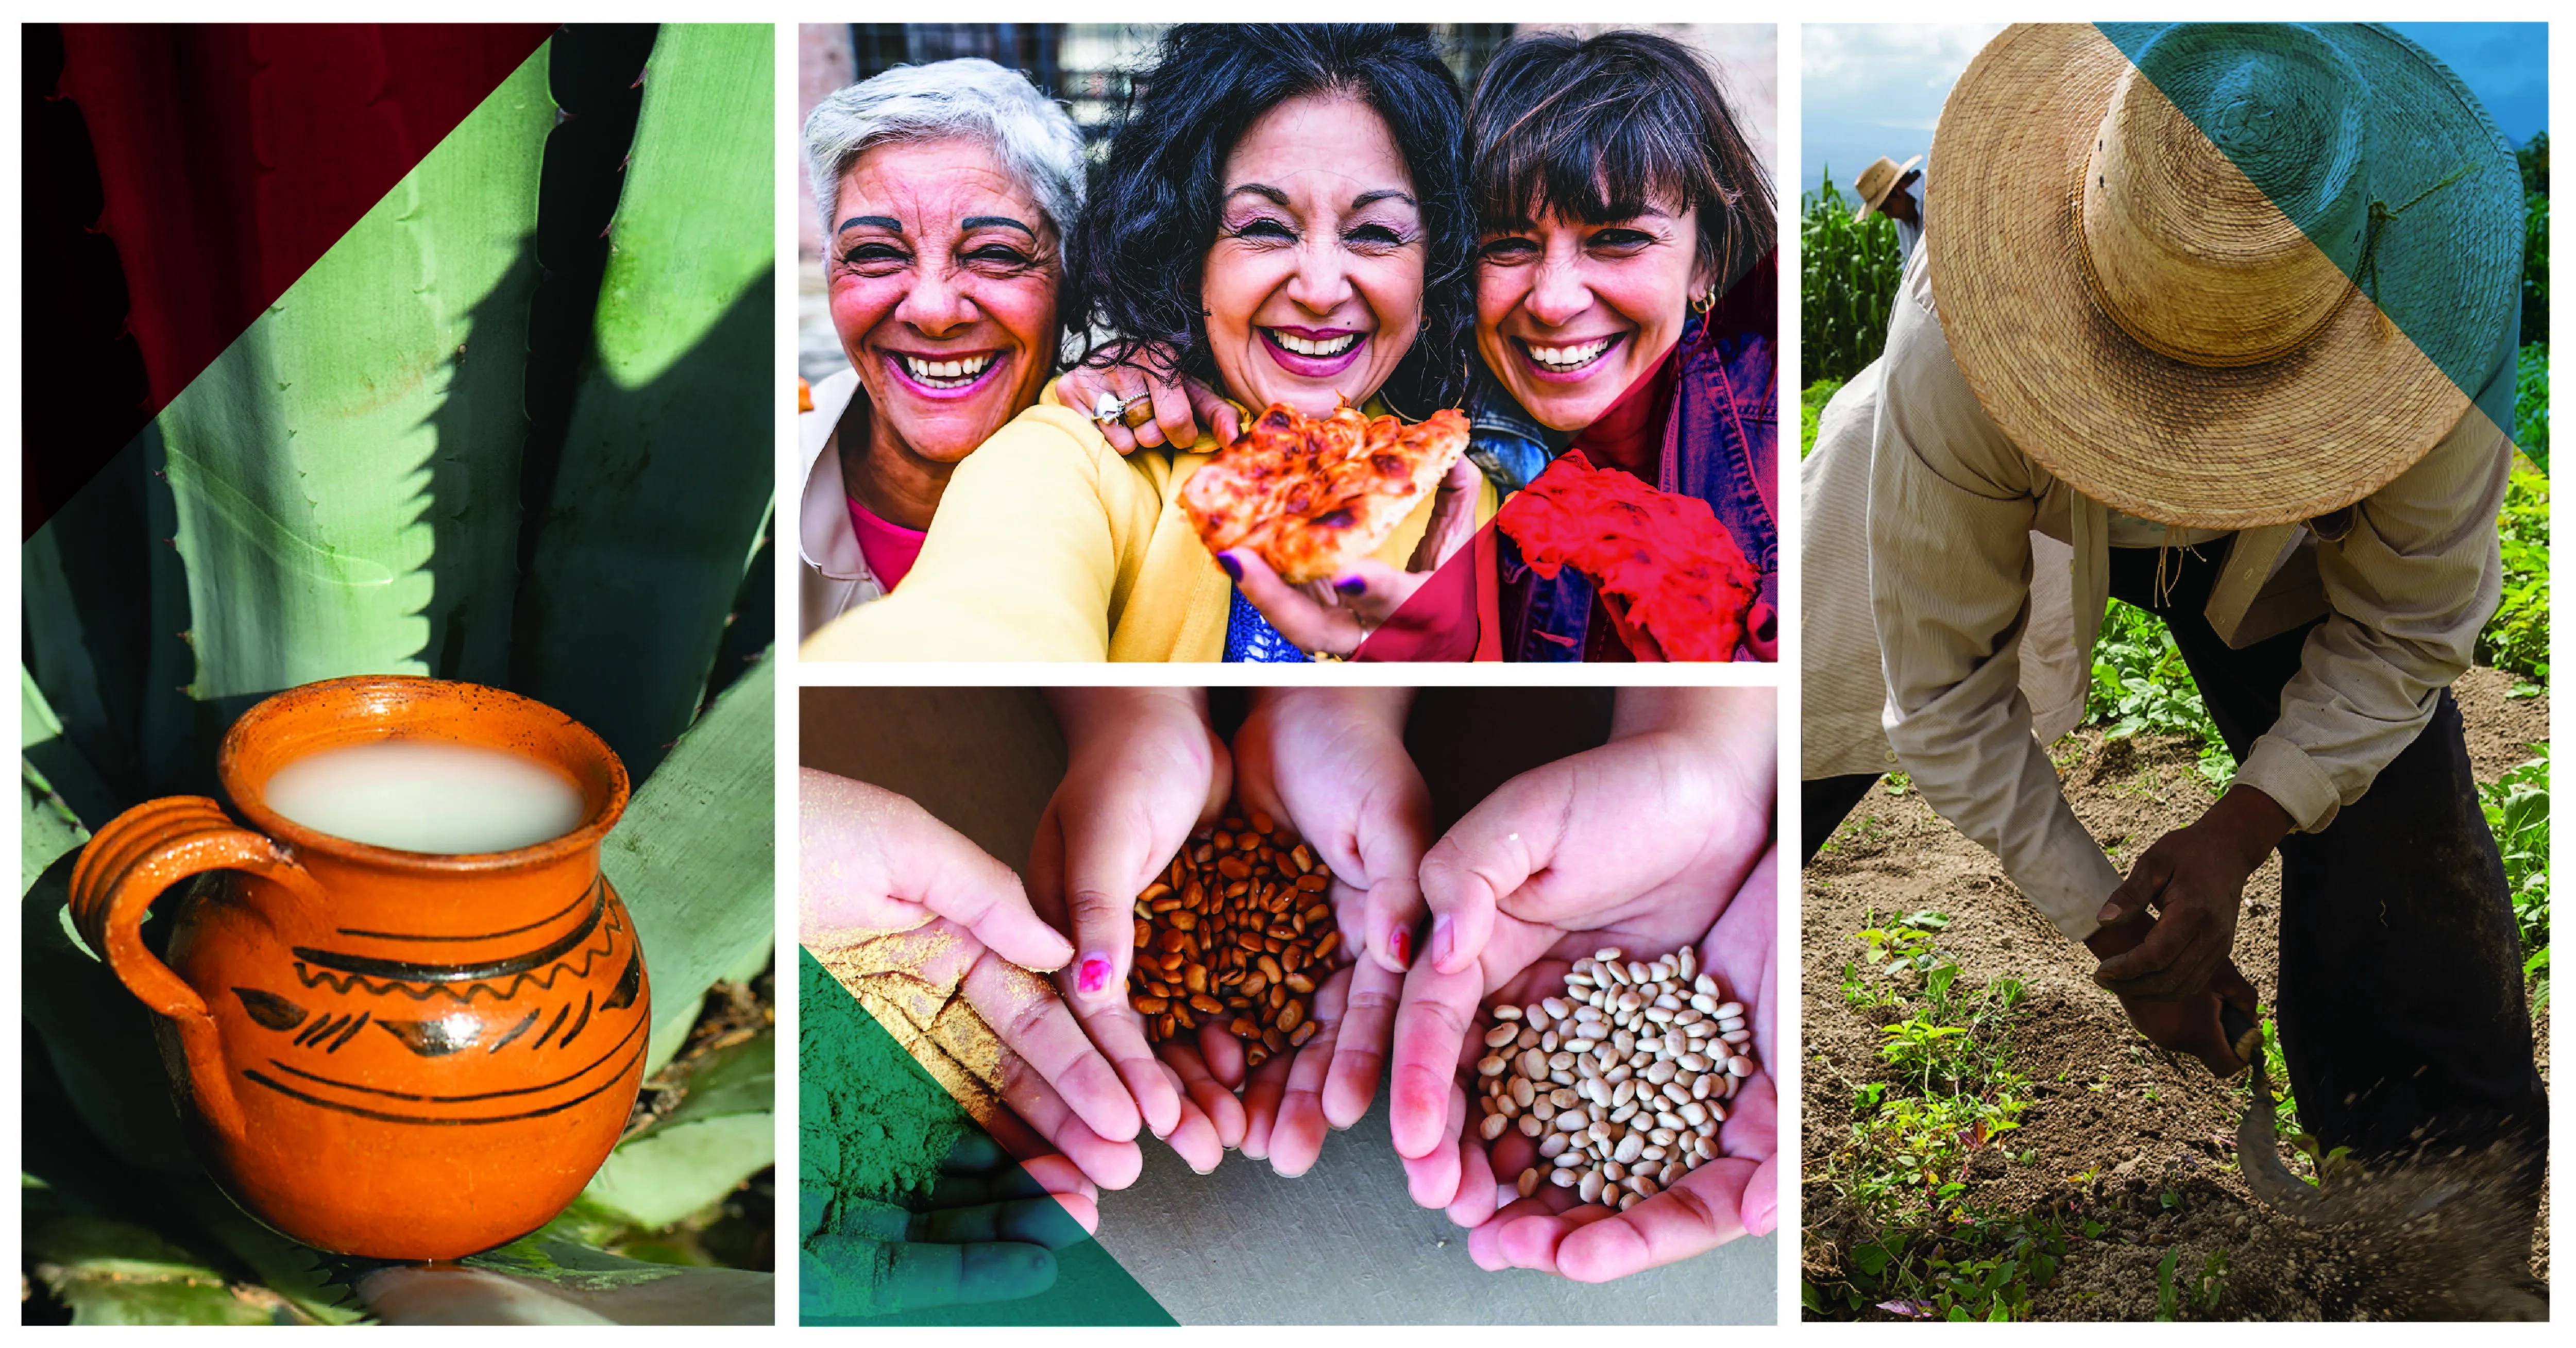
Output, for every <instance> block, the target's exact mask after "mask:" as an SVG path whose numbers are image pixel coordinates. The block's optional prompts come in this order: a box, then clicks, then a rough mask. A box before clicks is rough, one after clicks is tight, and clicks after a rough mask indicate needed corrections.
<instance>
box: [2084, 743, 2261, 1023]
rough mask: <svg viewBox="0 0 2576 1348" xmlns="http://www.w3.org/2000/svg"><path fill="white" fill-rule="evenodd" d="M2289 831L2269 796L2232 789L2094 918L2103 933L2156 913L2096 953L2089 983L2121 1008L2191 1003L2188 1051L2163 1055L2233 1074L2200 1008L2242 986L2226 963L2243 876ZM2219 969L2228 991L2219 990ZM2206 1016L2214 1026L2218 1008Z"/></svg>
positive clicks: (2149, 856) (2162, 846)
mask: <svg viewBox="0 0 2576 1348" xmlns="http://www.w3.org/2000/svg"><path fill="white" fill-rule="evenodd" d="M2289 831H2290V817H2289V815H2288V814H2287V813H2285V812H2284V811H2283V810H2282V809H2281V807H2280V806H2279V805H2277V804H2275V803H2274V802H2273V800H2272V798H2271V797H2269V796H2267V795H2264V794H2263V793H2262V792H2260V791H2258V790H2255V789H2254V788H2252V787H2249V786H2233V787H2230V788H2228V791H2227V794H2226V795H2224V796H2222V797H2220V798H2219V800H2218V803H2217V804H2215V805H2212V806H2211V807H2210V808H2209V810H2208V812H2207V813H2205V814H2203V815H2202V816H2201V817H2200V818H2199V819H2198V820H2197V821H2195V822H2193V823H2192V824H2191V825H2190V826H2189V827H2186V828H2181V829H2177V830H2175V831H2173V832H2171V833H2168V834H2166V835H2165V836H2163V837H2162V838H2159V839H2157V840H2156V843H2155V845H2154V846H2152V847H2150V848H2148V849H2147V850H2146V853H2145V854H2144V855H2142V856H2140V857H2139V858H2138V864H2137V865H2136V866H2134V867H2132V868H2131V869H2130V871H2129V878H2128V879H2127V880H2125V881H2123V882H2122V883H2121V885H2120V887H2119V888H2118V889H2115V890H2113V891H2112V892H2111V898H2110V901H2109V902H2108V903H2105V904H2104V905H2103V906H2102V912H2101V914H2100V915H2099V918H2098V920H2099V921H2100V922H2101V923H2102V925H2103V926H2104V928H2106V929H2116V928H2124V927H2126V926H2128V924H2130V923H2131V922H2132V920H2133V919H2138V918H2140V917H2142V916H2143V915H2144V914H2145V913H2146V912H2147V911H2148V910H2149V909H2153V910H2154V912H2155V913H2156V918H2155V921H2154V922H2153V924H2152V925H2150V926H2146V927H2145V928H2144V929H2143V934H2142V935H2139V936H2136V937H2135V938H2134V939H2133V938H2132V937H2130V936H2115V937H2113V938H2111V942H2110V944H2111V948H2110V949H2108V950H2104V949H2101V948H2099V947H2097V948H2096V951H2095V953H2097V954H2102V955H2104V956H2105V958H2104V959H2103V961H2102V964H2101V966H2100V967H2099V968H2097V969H2095V970H2094V971H2093V981H2094V982H2096V983H2099V984H2101V985H2102V986H2103V987H2104V988H2107V989H2109V990H2110V991H2111V992H2113V993H2116V994H2118V995H2119V997H2120V998H2121V1000H2122V1002H2123V1003H2124V1004H2125V1003H2129V1002H2133V1001H2134V1002H2173V1001H2183V1000H2186V999H2188V1000H2189V1001H2191V1002H2192V1003H2193V1004H2194V1005H2193V1011H2192V1014H2191V1015H2190V1016H2189V1018H2188V1020H2189V1028H2188V1029H2187V1030H2182V1031H2179V1032H2180V1033H2182V1034H2183V1035H2184V1036H2185V1038H2186V1039H2187V1040H2188V1041H2189V1043H2190V1045H2191V1046H2190V1047H2188V1048H2186V1047H2185V1045H2184V1044H2180V1043H2173V1044H2167V1047H2172V1048H2184V1049H2185V1051H2189V1052H2193V1053H2199V1054H2201V1055H2202V1059H2203V1061H2206V1062H2208V1063H2209V1064H2210V1066H2211V1069H2212V1070H2215V1071H2220V1072H2222V1074H2223V1073H2225V1072H2232V1071H2234V1070H2235V1067H2236V1065H2237V1064H2236V1060H2235V1056H2234V1055H2233V1054H2232V1053H2227V1052H2225V1051H2224V1050H2223V1048H2222V1050H2221V1052H2220V1054H2219V1055H2218V1056H2217V1057H2215V1058H2213V1057H2211V1056H2209V1055H2208V1054H2207V1053H2205V1052H2203V1047H2202V1046H2201V1040H2200V1036H2199V1033H2198V1031H2199V1029H2200V1028H2201V1025H2202V1022H2203V1020H2204V1018H2203V1017H2202V1016H2201V1015H2200V1014H2199V1012H2200V1010H2202V1009H2204V1008H2202V1007H2201V1006H2200V1005H2199V1003H2200V1002H2201V1001H2203V1000H2204V999H2207V998H2208V997H2209V996H2210V994H2211V993H2212V991H2213V990H2215V991H2217V992H2220V993H2222V994H2223V993H2228V992H2233V991H2235V990H2236V989H2237V988H2239V987H2242V986H2243V985H2244V979H2243V977H2242V976H2240V975H2237V974H2236V973H2235V971H2234V970H2233V968H2231V967H2229V965H2228V962H2227V956H2228V952H2229V950H2231V949H2232V948H2233V947H2234V944H2235V940H2236V911H2237V905H2238V904H2239V903H2240V902H2242V901H2243V898H2244V894H2245V880H2246V877H2248V876H2250V875H2252V874H2253V873H2254V872H2255V870H2256V869H2257V868H2258V867H2260V866H2261V865H2262V864H2263V859H2264V858H2265V857H2267V856H2270V855H2271V853H2272V849H2273V848H2274V847H2275V846H2277V845H2279V843H2280V841H2281V839H2282V838H2283V837H2284V836H2285V835H2287V834H2288V833H2289ZM2098 934H2099V933H2097V935H2098ZM2222 969H2225V970H2226V971H2227V977H2228V978H2229V979H2231V980H2233V985H2232V986H2223V985H2222V984H2221V983H2220V981H2219V979H2220V970H2222ZM2244 1005H2245V1006H2246V1007H2247V1008H2248V1009H2249V1010H2250V1009H2251V1007H2252V1005H2253V998H2252V993H2251V991H2250V989H2249V990H2247V991H2246V993H2245V996H2244ZM2206 1009H2207V1010H2208V1011H2209V1017H2208V1019H2209V1021H2210V1023H2211V1024H2214V1023H2215V1019H2214V1018H2215V1016H2216V1014H2217V1011H2216V1007H2215V1005H2214V1004H2213V1005H2210V1006H2208V1007H2207V1008H2206ZM2135 1018H2136V1017H2135V1015H2133V1016H2132V1019H2135ZM2150 1018H2151V1019H2170V1018H2169V1017H2168V1018H2157V1017H2153V1016H2151V1017H2150ZM2140 1028H2141V1029H2142V1030H2144V1029H2145V1026H2144V1025H2141V1026H2140ZM2149 1037H2151V1038H2153V1037H2154V1035H2153V1033H2150V1036H2149ZM2157 1042H2158V1043H2165V1042H2166V1041H2165V1040H2163V1039H2158V1040H2157ZM2222 1063H2223V1064H2225V1066H2222Z"/></svg>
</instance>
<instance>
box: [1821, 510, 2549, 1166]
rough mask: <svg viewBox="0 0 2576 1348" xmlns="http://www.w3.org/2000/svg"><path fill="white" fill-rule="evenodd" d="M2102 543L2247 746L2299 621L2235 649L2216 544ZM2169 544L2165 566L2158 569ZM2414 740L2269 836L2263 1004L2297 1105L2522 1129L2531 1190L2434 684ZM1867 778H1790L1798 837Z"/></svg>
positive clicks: (2305, 1112)
mask: <svg viewBox="0 0 2576 1348" xmlns="http://www.w3.org/2000/svg"><path fill="white" fill-rule="evenodd" d="M2203 551H2204V552H2206V553H2207V554H2208V555H2207V556H2205V557H2194V556H2192V555H2191V554H2189V553H2186V552H2180V551H2176V552H2169V553H2167V554H2166V562H2165V564H2166V568H2167V573H2168V575H2167V579H2168V582H2169V583H2168V584H2167V585H2166V586H2165V587H2164V593H2163V596H2162V598H2161V600H2160V599H2159V597H2158V594H2157V585H2156V550H2154V549H2148V548H2114V549H2112V550H2111V594H2112V596H2113V597H2114V598H2118V599H2122V600H2125V601H2127V602H2129V603H2131V604H2135V605H2137V606H2138V607H2140V608H2142V609H2145V610H2147V611H2148V612H2150V613H2153V614H2155V615H2156V616H2157V617H2158V618H2160V619H2162V620H2163V621H2164V623H2165V626H2166V628H2167V629H2168V630H2170V631H2171V632H2172V633H2173V637H2174V644H2175V646H2176V647H2178V648H2179V649H2180V650H2181V652H2182V656H2183V660H2184V662H2185V663H2186V664H2187V665H2189V666H2190V669H2191V676H2192V681H2193V683H2195V684H2197V685H2198V686H2199V689H2200V694H2201V697H2202V700H2203V701H2204V702H2205V703H2206V704H2207V706H2208V708H2209V715H2210V719H2211V720H2212V721H2214V722H2216V723H2217V725H2218V731H2219V734H2220V735H2222V736H2224V737H2225V738H2226V741H2227V747H2228V750H2229V751H2230V752H2232V753H2234V754H2235V755H2236V758H2237V761H2239V762H2242V761H2244V758H2245V755H2246V754H2247V753H2248V752H2250V751H2251V750H2252V748H2253V745H2254V741H2255V740H2256V739H2257V738H2259V737H2260V736H2261V735H2262V734H2263V732H2264V731H2266V730H2268V729H2270V728H2271V726H2272V723H2273V722H2274V721H2275V720H2277V719H2278V718H2279V717H2280V713H2281V690H2282V688H2283V686H2285V685H2286V684H2288V682H2289V681H2290V678H2291V676H2292V675H2294V674H2296V673H2297V672H2298V670H2299V655H2300V650H2301V647H2302V646H2303V645H2304V644H2305V643H2306V640H2307V634H2308V631H2309V630H2310V629H2308V628H2301V629H2298V630H2296V631H2291V632H2285V633H2282V634H2281V635H2279V636H2275V637H2272V638H2270V639H2269V640H2265V641H2260V642H2256V643H2255V644H2253V645H2251V646H2248V647H2246V648H2245V649H2243V650H2231V649H2229V648H2228V646H2227V643H2226V642H2224V641H2221V640H2220V639H2219V637H2218V634H2217V633H2216V632H2214V631H2212V630H2211V628H2210V626H2209V622H2208V620H2207V619H2206V618H2205V617H2203V616H2202V608H2203V606H2204V605H2205V604H2207V602H2208V599H2209V590H2210V587H2211V586H2212V585H2213V584H2214V583H2216V580H2217V575H2218V563H2219V561H2220V560H2221V559H2222V558H2223V557H2224V548H2223V546H2213V547H2209V548H2205V549H2203ZM2177 563H2179V564H2180V565H2179V575H2176V574H2174V573H2175V570H2176V564H2177ZM2439 699H2440V700H2439V703H2438V704H2437V705H2436V706H2435V708H2434V711H2433V719H2432V722H2431V723H2430V724H2428V725H2427V726H2425V728H2424V730H2423V732H2422V733H2421V734H2419V735H2417V736H2416V737H2415V742H2414V743H2413V744H2411V745H2409V746H2407V748H2406V750H2405V751H2404V752H2403V753H2400V754H2399V755H2398V756H2397V758H2396V759H2395V761H2393V762H2391V763H2390V764H2389V765H2388V766H2387V767H2386V768H2385V769H2383V770H2382V771H2381V772H2380V774H2379V776H2378V778H2377V779H2376V780H2375V781H2373V782H2372V783H2371V787H2370V790H2369V791H2368V792H2367V793H2365V794H2364V795H2363V796H2362V798H2361V799H2359V800H2357V801H2354V802H2353V803H2352V804H2350V805H2347V806H2345V807H2344V808H2343V809H2342V810H2341V811H2340V812H2339V813H2337V814H2336V815H2335V818H2334V822H2333V823H2331V824H2329V825H2328V826H2327V827H2326V828H2325V829H2324V831H2322V832H2319V833H2312V834H2311V833H2293V834H2291V835H2290V836H2289V837H2287V838H2285V839H2283V840H2282V842H2281V848H2280V851H2281V977H2280V991H2279V994H2278V997H2277V1000H2278V1002H2279V1004H2280V1005H2279V1007H2278V1009H2277V1010H2276V1012H2275V1016H2276V1024H2277V1027H2278V1029H2279V1031H2280V1035H2281V1051H2282V1054H2283V1056H2284V1057H2285V1058H2286V1059H2287V1060H2288V1063H2289V1069H2290V1085H2291V1088H2292V1090H2293V1091H2295V1092H2296V1094H2297V1097H2298V1105H2299V1119H2300V1121H2301V1123H2302V1124H2303V1125H2304V1126H2305V1127H2306V1128H2307V1129H2308V1130H2309V1131H2311V1132H2313V1133H2314V1134H2315V1135H2316V1136H2317V1137H2318V1138H2319V1139H2320V1140H2322V1141H2323V1142H2324V1143H2325V1144H2326V1145H2327V1146H2329V1147H2336V1146H2342V1147H2350V1148H2351V1149H2352V1150H2353V1153H2354V1155H2356V1156H2357V1157H2359V1158H2361V1159H2363V1160H2365V1161H2379V1160H2388V1159H2393V1158H2396V1157H2398V1156H2402V1155H2405V1154H2409V1153H2412V1152H2413V1151H2414V1150H2415V1149H2416V1148H2417V1147H2418V1146H2419V1145H2422V1144H2426V1143H2438V1144H2440V1145H2441V1146H2444V1147H2450V1146H2461V1145H2467V1146H2479V1145H2483V1144H2485V1143H2489V1142H2494V1141H2500V1140H2511V1141H2514V1142H2515V1143H2517V1144H2518V1145H2520V1146H2522V1147H2524V1148H2526V1153H2525V1154H2526V1157H2527V1159H2526V1160H2525V1161H2524V1164H2523V1170H2522V1175H2523V1178H2524V1180H2525V1185H2524V1192H2525V1193H2526V1194H2527V1195H2528V1204H2529V1206H2531V1207H2532V1208H2533V1209H2535V1210H2536V1209H2537V1206H2538V1203H2539V1195H2540V1182H2541V1174H2542V1167H2543V1165H2544V1163H2545V1160H2546V1153H2547V1139H2548V1136H2549V1098H2548V1095H2547V1093H2546V1091H2545V1090H2544V1089H2543V1088H2542V1086H2541V1082H2540V1073H2539V1071H2538V1070H2537V1069H2536V1067H2535V1066H2534V1064H2533V1059H2532V1042H2531V1013H2530V1008H2529V1007H2528V1006H2527V1005H2526V1004H2525V1003H2524V1000H2523V990H2522V981H2523V980H2522V955H2521V944H2520V939H2519V935H2518V931H2517V928H2516V926H2515V923H2514V916H2513V901H2512V897H2511V895H2510V893H2509V892H2508V891H2507V889H2506V888H2505V877H2504V862H2503V859H2502V858H2501V857H2500V856H2499V855H2498V854H2497V851H2496V844H2495V838H2494V836H2493V835H2492V834H2490V833H2489V832H2488V831H2487V825H2486V816H2485V815H2484V814H2483V813H2482V812H2481V811H2480V810H2479V808H2478V791H2477V782H2476V779H2475V778H2474V777H2473V776H2472V775H2471V774H2470V770H2469V751H2468V745H2467V742H2466V741H2465V739H2464V738H2463V737H2462V733H2461V726H2460V709H2459V705H2458V704H2457V703H2456V702H2454V701H2453V700H2452V697H2451V693H2450V690H2449V689H2444V690H2443V691H2442V692H2441V694H2440V695H2439ZM1875 780H1876V779H1875V778H1872V777H1861V776H1854V777H1836V778H1826V779H1822V780H1819V781H1811V782H1807V783H1805V784H1804V787H1803V789H1802V791H1801V793H1800V796H1801V802H1802V805H1803V807H1804V810H1805V814H1806V818H1805V823H1804V828H1803V830H1802V832H1803V834H1804V841H1805V843H1806V848H1807V856H1808V857H1810V858H1812V857H1813V856H1814V855H1815V852H1816V849H1817V848H1818V847H1820V846H1822V845H1823V843H1824V841H1825V839H1826V838H1827V837H1830V836H1831V835H1832V833H1833V830H1834V828H1835V826H1836V825H1838V824H1840V823H1841V822H1842V819H1843V817H1844V816H1845V815H1846V814H1849V813H1850V811H1851V808H1852V807H1853V806H1854V805H1856V804H1858V803H1859V801H1860V799H1861V797H1862V796H1863V795H1864V794H1866V793H1867V792H1868V790H1869V785H1870V783H1871V782H1872V781H1875Z"/></svg>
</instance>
